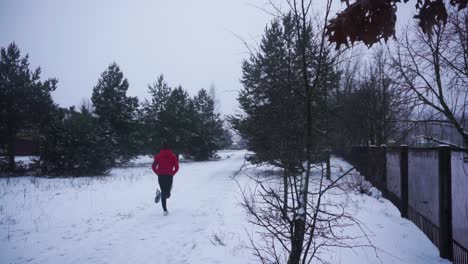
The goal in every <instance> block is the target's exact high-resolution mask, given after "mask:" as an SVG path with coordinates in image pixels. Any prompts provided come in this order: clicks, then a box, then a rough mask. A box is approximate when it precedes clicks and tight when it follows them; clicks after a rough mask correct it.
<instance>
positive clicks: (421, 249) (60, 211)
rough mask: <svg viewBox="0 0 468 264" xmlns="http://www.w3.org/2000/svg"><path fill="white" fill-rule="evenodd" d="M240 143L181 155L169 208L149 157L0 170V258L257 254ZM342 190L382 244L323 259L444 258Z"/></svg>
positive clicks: (191, 259) (148, 259) (125, 259)
mask: <svg viewBox="0 0 468 264" xmlns="http://www.w3.org/2000/svg"><path fill="white" fill-rule="evenodd" d="M245 153H246V152H245V151H223V152H221V153H220V156H221V157H222V159H221V160H220V161H212V162H183V163H181V170H180V172H179V173H178V174H177V175H176V176H175V178H174V187H173V192H172V196H171V198H170V199H169V200H168V208H169V211H170V214H169V216H163V215H162V209H161V205H160V204H154V201H153V199H154V192H155V188H156V186H157V178H156V177H155V176H154V174H153V172H152V171H151V169H150V164H151V159H145V158H143V159H141V160H139V161H138V162H139V165H138V166H135V167H130V168H117V169H113V170H112V172H111V175H110V176H108V177H100V178H90V177H83V178H78V179H67V178H62V179H42V178H34V177H20V178H12V179H9V180H8V179H0V263H1V264H3V263H41V264H42V263H47V264H48V263H67V264H68V263H77V264H78V263H80V264H81V263H92V264H101V263H112V264H116V263H132V264H140V263H156V264H171V263H174V264H182V263H190V264H197V263H203V264H208V263H228V264H230V263H233V264H234V263H236V264H238V263H242V264H244V263H258V260H257V259H255V258H254V257H253V256H252V255H251V251H250V250H249V249H248V246H249V245H248V243H249V242H248V237H247V234H246V230H247V231H252V228H251V226H250V225H249V224H248V222H247V219H246V216H245V212H244V211H243V209H242V208H241V207H240V206H239V202H238V200H237V199H238V196H239V193H238V186H237V184H236V182H235V181H233V180H232V179H231V176H232V175H233V173H235V172H236V171H238V170H239V168H240V167H241V166H242V164H243V162H244V161H243V158H244V155H245ZM333 164H334V166H335V167H334V168H339V169H334V170H333V173H335V174H338V173H339V171H343V170H346V168H348V167H349V166H350V165H349V164H347V163H346V162H343V161H341V160H339V159H334V160H333ZM245 173H249V174H252V173H256V172H255V171H253V170H247V171H245ZM237 179H238V180H239V183H240V184H241V186H244V185H249V186H251V185H250V184H252V182H251V181H249V179H248V177H246V176H245V175H244V173H241V174H239V175H238V176H237ZM349 198H350V199H351V200H352V202H351V203H349V206H348V207H347V210H348V212H349V213H351V214H353V215H354V216H355V217H356V218H357V219H359V221H361V222H362V223H363V224H364V225H365V228H366V230H367V233H368V235H369V237H370V239H371V240H372V242H373V244H374V245H375V246H377V247H378V248H379V249H381V250H382V251H380V253H379V256H378V257H377V256H375V253H374V251H373V250H372V249H369V248H358V249H355V250H349V249H340V248H336V249H332V250H330V252H328V255H327V259H329V260H330V262H331V263H346V264H354V263H359V264H361V263H369V264H373V263H385V264H389V263H418V264H436V263H449V262H447V261H445V260H442V259H440V258H439V257H438V251H437V248H436V247H435V246H434V245H433V244H432V243H431V242H430V241H429V239H428V238H427V237H426V236H425V235H424V234H423V233H422V232H421V231H420V230H419V229H418V228H417V227H416V226H415V225H414V224H412V223H411V222H410V221H408V220H406V219H402V218H401V217H400V213H399V212H398V210H397V208H396V207H394V206H393V205H392V204H391V203H390V202H389V201H387V200H385V199H376V198H374V197H370V196H367V195H355V194H350V195H349ZM355 229H357V227H348V231H349V232H350V233H353V232H356V230H355Z"/></svg>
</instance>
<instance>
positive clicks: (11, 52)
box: [0, 43, 57, 171]
mask: <svg viewBox="0 0 468 264" xmlns="http://www.w3.org/2000/svg"><path fill="white" fill-rule="evenodd" d="M0 53H1V55H0V56H1V57H0V145H6V152H7V153H6V154H7V156H8V166H7V169H8V170H9V171H12V170H14V169H15V152H16V146H15V140H16V135H17V133H18V132H20V131H25V130H29V131H38V130H39V129H40V128H41V127H42V126H43V124H44V120H45V119H46V118H47V116H48V114H49V112H50V111H51V109H52V108H53V105H54V103H53V100H52V97H51V92H52V91H54V90H55V89H56V85H57V80H56V79H48V80H46V81H44V82H41V81H40V73H41V69H40V68H37V69H35V70H31V69H29V61H28V60H29V56H28V55H26V56H25V57H21V53H20V50H19V48H18V47H17V46H16V44H15V43H11V44H10V45H9V46H8V48H1V51H0Z"/></svg>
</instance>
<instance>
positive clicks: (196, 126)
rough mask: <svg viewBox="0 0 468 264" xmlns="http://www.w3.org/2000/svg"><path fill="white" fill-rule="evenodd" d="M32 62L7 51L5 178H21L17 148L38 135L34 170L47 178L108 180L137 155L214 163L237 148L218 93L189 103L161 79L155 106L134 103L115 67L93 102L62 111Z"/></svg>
mask: <svg viewBox="0 0 468 264" xmlns="http://www.w3.org/2000/svg"><path fill="white" fill-rule="evenodd" d="M28 59H29V58H28V55H26V56H21V52H20V49H19V48H18V46H17V45H16V44H15V43H11V44H10V45H9V46H8V47H2V48H1V57H0V98H1V100H0V146H1V147H2V149H3V150H4V157H3V158H2V159H0V171H3V172H10V173H11V172H15V171H17V169H18V168H16V163H15V141H16V137H17V135H18V134H20V133H27V134H28V135H33V136H34V137H35V139H36V141H37V142H38V144H39V146H40V149H39V157H38V159H37V161H36V162H35V164H34V166H33V167H34V168H35V170H36V171H40V173H41V174H44V175H49V176H51V175H102V174H105V173H106V172H108V170H109V169H110V168H111V167H112V166H115V165H118V164H124V163H126V162H128V161H129V160H131V159H133V158H135V157H137V156H138V155H150V154H155V152H157V151H158V150H159V149H160V147H161V146H162V144H163V142H167V143H168V144H169V146H171V148H172V149H173V150H174V152H175V153H177V154H182V155H185V156H186V157H189V158H193V159H195V160H208V159H210V158H212V157H213V156H214V154H215V152H216V150H219V149H221V148H223V147H226V146H228V145H230V144H231V142H230V140H231V139H230V135H229V132H228V131H227V130H226V129H225V128H224V126H223V120H222V119H221V117H220V114H219V113H216V112H215V108H214V107H215V106H214V98H212V97H214V93H213V91H212V92H211V95H210V94H209V92H207V91H206V90H205V89H200V90H199V91H198V93H197V94H196V95H195V96H193V97H190V96H189V94H188V93H187V91H186V90H184V89H183V88H182V87H181V86H177V87H171V86H169V85H168V84H167V82H166V81H165V80H164V76H163V75H162V74H161V75H159V76H158V77H157V79H156V80H155V82H154V83H152V84H150V85H149V86H148V93H149V100H148V99H145V100H143V101H139V100H138V98H137V97H131V96H129V95H127V91H128V88H129V82H128V80H127V79H126V78H125V77H124V74H123V72H122V70H121V69H120V68H119V66H118V65H117V64H116V63H112V64H110V65H109V66H108V68H107V69H106V70H105V71H104V72H103V73H102V74H101V76H100V78H99V80H98V82H97V84H96V85H95V86H94V88H93V92H92V96H91V102H90V103H84V104H83V105H81V106H79V107H75V106H72V107H69V108H63V107H60V106H59V105H58V104H57V103H55V102H54V100H53V98H52V96H51V93H52V92H53V91H54V90H55V89H57V87H58V80H57V79H55V78H51V79H47V80H46V81H41V76H40V75H41V70H40V68H37V69H32V68H31V67H30V65H29V61H28Z"/></svg>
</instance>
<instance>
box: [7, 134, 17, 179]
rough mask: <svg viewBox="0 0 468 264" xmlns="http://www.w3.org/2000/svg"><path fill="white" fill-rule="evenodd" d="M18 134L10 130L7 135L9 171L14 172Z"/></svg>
mask: <svg viewBox="0 0 468 264" xmlns="http://www.w3.org/2000/svg"><path fill="white" fill-rule="evenodd" d="M15 139H16V133H15V132H14V131H13V130H12V129H8V135H7V157H8V170H9V171H14V170H15V168H16V163H15V152H16V142H15Z"/></svg>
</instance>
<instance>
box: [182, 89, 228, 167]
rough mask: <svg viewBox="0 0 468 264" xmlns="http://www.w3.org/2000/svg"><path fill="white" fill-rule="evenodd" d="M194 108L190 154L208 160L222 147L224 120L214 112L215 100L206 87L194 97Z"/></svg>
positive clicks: (197, 158)
mask: <svg viewBox="0 0 468 264" xmlns="http://www.w3.org/2000/svg"><path fill="white" fill-rule="evenodd" d="M193 110H194V116H195V118H194V119H193V120H192V122H193V125H192V137H191V139H190V146H189V155H191V156H193V157H194V158H195V160H208V159H209V158H211V157H213V155H214V153H215V152H216V150H218V149H220V148H221V147H222V140H223V137H224V131H223V122H222V121H221V119H220V118H219V114H216V113H215V112H214V101H213V99H212V98H211V97H210V96H209V95H208V93H207V92H206V90H205V89H201V90H200V91H199V92H198V94H197V96H195V97H194V99H193Z"/></svg>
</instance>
